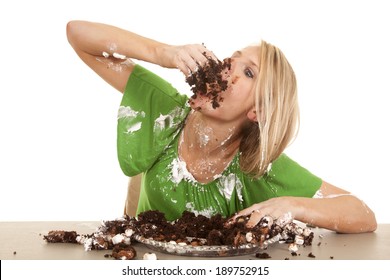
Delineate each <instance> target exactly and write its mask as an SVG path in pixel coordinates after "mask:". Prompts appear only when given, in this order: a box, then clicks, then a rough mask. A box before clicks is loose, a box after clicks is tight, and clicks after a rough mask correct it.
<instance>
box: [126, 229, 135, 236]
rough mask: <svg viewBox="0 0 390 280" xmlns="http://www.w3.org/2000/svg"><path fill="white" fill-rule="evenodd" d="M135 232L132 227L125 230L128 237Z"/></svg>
mask: <svg viewBox="0 0 390 280" xmlns="http://www.w3.org/2000/svg"><path fill="white" fill-rule="evenodd" d="M133 234H134V230H132V229H130V228H128V229H126V230H125V235H126V236H127V237H131V236H132V235H133Z"/></svg>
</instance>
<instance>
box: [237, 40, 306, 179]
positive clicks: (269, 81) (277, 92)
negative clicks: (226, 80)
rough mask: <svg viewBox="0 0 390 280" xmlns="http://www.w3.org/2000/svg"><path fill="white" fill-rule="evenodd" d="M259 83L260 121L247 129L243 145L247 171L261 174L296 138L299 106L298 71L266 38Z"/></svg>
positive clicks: (256, 92)
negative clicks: (296, 75) (294, 69)
mask: <svg viewBox="0 0 390 280" xmlns="http://www.w3.org/2000/svg"><path fill="white" fill-rule="evenodd" d="M259 66H260V70H259V73H258V78H257V81H256V85H255V104H256V116H257V123H252V124H250V125H248V127H246V128H245V129H244V138H243V139H242V141H241V144H240V151H241V157H240V167H241V169H242V171H243V172H245V173H247V174H250V175H252V176H253V177H260V176H262V175H263V174H264V173H265V172H266V171H267V168H268V166H269V165H270V164H271V163H272V162H273V161H274V160H275V159H277V158H278V157H279V156H280V155H281V154H282V152H283V151H284V149H285V148H286V147H287V146H288V145H289V144H290V143H291V142H292V141H293V140H294V139H295V137H296V135H297V132H298V128H299V107H298V97H297V83H296V77H295V73H294V71H293V69H292V67H291V65H290V64H289V62H288V61H287V59H286V57H285V56H284V54H283V53H282V52H281V51H280V50H279V49H278V48H277V47H275V46H273V45H271V44H269V43H267V42H265V41H262V42H261V44H260V46H259Z"/></svg>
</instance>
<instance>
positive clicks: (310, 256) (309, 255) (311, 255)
mask: <svg viewBox="0 0 390 280" xmlns="http://www.w3.org/2000/svg"><path fill="white" fill-rule="evenodd" d="M307 256H308V257H309V258H315V257H316V256H314V255H313V253H312V252H310V253H309V254H308V255H307Z"/></svg>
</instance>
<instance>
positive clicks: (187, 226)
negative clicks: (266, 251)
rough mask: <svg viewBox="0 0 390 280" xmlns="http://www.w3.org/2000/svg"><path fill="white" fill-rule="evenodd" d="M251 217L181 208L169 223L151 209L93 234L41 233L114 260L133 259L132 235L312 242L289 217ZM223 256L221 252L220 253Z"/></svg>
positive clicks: (293, 246)
mask: <svg viewBox="0 0 390 280" xmlns="http://www.w3.org/2000/svg"><path fill="white" fill-rule="evenodd" d="M249 218H250V216H247V217H239V218H237V219H236V220H235V221H234V222H228V221H230V220H229V219H227V218H224V217H222V216H221V215H220V214H217V215H214V216H212V217H210V218H208V217H205V216H203V215H195V214H194V213H192V212H188V211H184V212H183V214H182V216H181V217H180V218H179V219H177V220H175V221H173V222H171V221H167V220H166V219H165V216H164V214H163V213H161V212H159V211H156V210H150V211H146V212H143V213H140V214H139V215H138V217H137V218H135V217H129V216H124V217H123V218H121V219H117V220H113V221H105V222H103V223H102V225H101V226H100V227H98V228H97V230H96V231H95V232H94V233H92V234H87V235H80V234H77V233H76V232H75V231H63V230H53V231H50V232H49V233H48V234H47V235H45V236H44V240H46V241H47V242H50V243H79V244H83V245H84V247H85V250H103V249H112V250H113V251H112V254H111V256H112V257H113V258H115V259H133V258H134V257H135V256H136V251H135V249H134V248H133V247H132V246H131V244H132V242H135V241H136V239H135V236H138V237H140V236H141V237H142V238H143V239H144V240H145V239H147V240H154V241H159V242H166V243H169V244H171V245H172V246H176V245H177V246H231V247H233V248H238V247H240V246H242V245H248V244H252V245H256V246H258V247H260V248H266V247H267V246H268V245H269V244H272V243H275V242H283V243H289V250H290V252H296V250H297V248H298V246H299V245H311V243H312V240H313V237H314V234H313V232H312V231H311V230H310V229H309V228H305V229H303V228H301V227H299V226H298V225H297V224H295V223H294V222H293V221H292V218H291V216H288V215H286V216H284V217H281V218H279V219H277V220H273V219H272V218H271V217H269V216H266V217H263V218H262V219H261V220H260V222H259V223H258V224H257V225H256V226H255V227H252V228H249V227H247V226H246V224H247V222H248V220H249ZM222 255H223V254H222Z"/></svg>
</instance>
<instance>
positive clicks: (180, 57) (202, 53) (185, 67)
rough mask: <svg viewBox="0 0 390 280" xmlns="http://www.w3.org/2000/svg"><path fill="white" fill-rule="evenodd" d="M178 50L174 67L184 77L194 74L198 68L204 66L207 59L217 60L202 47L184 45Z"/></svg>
mask: <svg viewBox="0 0 390 280" xmlns="http://www.w3.org/2000/svg"><path fill="white" fill-rule="evenodd" d="M178 48H179V50H178V52H177V54H176V66H177V68H178V69H179V70H180V71H181V72H183V73H184V75H186V76H188V75H190V74H191V73H194V72H196V71H197V70H198V68H199V66H202V65H205V64H206V63H207V61H208V59H209V58H212V59H215V60H218V59H217V58H216V56H215V55H214V54H213V52H211V51H209V50H207V49H206V48H205V47H204V46H203V45H199V44H198V45H184V46H180V47H178Z"/></svg>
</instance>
